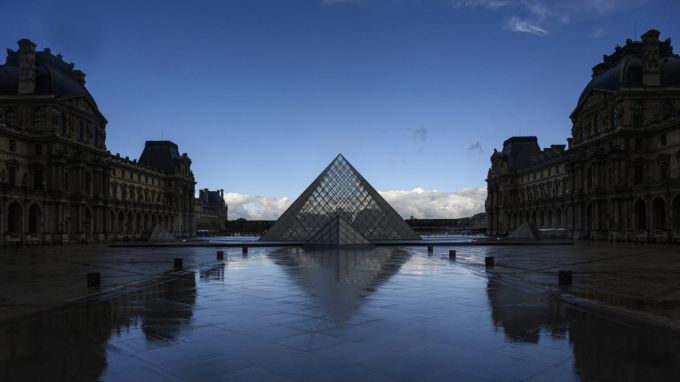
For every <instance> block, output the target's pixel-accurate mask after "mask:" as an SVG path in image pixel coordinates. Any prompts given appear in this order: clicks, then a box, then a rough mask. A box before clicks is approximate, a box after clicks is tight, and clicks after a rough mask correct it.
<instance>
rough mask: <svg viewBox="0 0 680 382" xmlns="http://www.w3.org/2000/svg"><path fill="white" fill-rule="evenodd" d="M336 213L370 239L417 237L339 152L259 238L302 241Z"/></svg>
mask: <svg viewBox="0 0 680 382" xmlns="http://www.w3.org/2000/svg"><path fill="white" fill-rule="evenodd" d="M336 215H339V216H341V217H342V218H343V219H344V220H345V221H347V222H348V223H350V224H351V225H352V226H353V227H354V228H355V229H356V230H357V231H358V232H359V233H361V234H362V235H363V236H364V237H365V238H367V239H368V240H370V241H388V240H421V237H420V236H419V235H418V234H417V233H415V232H414V231H413V230H412V229H411V227H409V226H408V224H406V222H405V221H404V219H402V218H401V216H399V214H398V213H397V212H396V211H395V210H394V209H393V208H392V206H390V205H389V204H388V203H387V202H386V201H385V199H383V197H382V196H380V194H378V192H377V191H376V190H375V189H374V188H373V187H372V186H371V185H370V184H369V183H368V182H367V181H366V179H364V177H363V176H361V174H359V172H358V171H357V170H356V169H355V168H354V167H353V166H352V165H351V164H350V163H349V162H348V161H347V160H346V159H345V158H344V157H343V156H342V154H340V155H338V156H337V157H336V158H335V159H334V160H333V162H331V164H330V165H328V167H326V169H325V170H324V171H323V172H322V173H321V174H320V175H319V176H318V177H317V178H316V179H315V180H314V182H312V184H311V185H309V187H307V189H306V190H305V191H304V192H303V193H302V195H300V197H298V198H297V200H295V202H294V203H293V204H292V205H291V206H290V207H289V208H288V209H287V210H286V212H284V213H283V215H281V217H280V218H279V219H278V220H277V221H276V223H274V225H272V227H271V228H270V229H269V230H268V231H267V232H266V233H265V234H264V235H262V237H261V238H260V240H262V241H297V242H300V241H301V242H306V241H307V240H309V239H310V238H311V237H312V236H314V234H316V233H317V232H318V231H319V230H320V229H321V228H322V227H324V226H325V225H326V224H328V222H330V220H331V219H332V218H333V217H335V216H336Z"/></svg>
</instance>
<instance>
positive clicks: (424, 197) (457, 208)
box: [378, 187, 486, 219]
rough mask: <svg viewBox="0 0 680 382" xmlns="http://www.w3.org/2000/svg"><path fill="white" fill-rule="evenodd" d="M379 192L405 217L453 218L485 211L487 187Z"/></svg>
mask: <svg viewBox="0 0 680 382" xmlns="http://www.w3.org/2000/svg"><path fill="white" fill-rule="evenodd" d="M378 192H379V193H380V195H381V196H382V197H383V198H385V200H386V201H387V202H388V203H389V204H390V205H391V206H392V207H393V208H394V209H395V210H396V211H397V212H398V213H399V215H401V216H402V217H404V218H408V217H409V216H413V217H416V218H418V219H455V218H463V217H468V216H472V215H474V214H477V213H480V212H484V201H485V200H486V188H485V187H474V188H465V189H463V190H460V191H458V192H442V191H437V190H432V191H425V190H423V189H422V188H416V189H414V190H412V191H378Z"/></svg>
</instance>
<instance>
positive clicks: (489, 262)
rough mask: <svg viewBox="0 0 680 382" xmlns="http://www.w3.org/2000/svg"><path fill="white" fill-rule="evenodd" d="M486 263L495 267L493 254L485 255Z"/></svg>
mask: <svg viewBox="0 0 680 382" xmlns="http://www.w3.org/2000/svg"><path fill="white" fill-rule="evenodd" d="M484 265H486V266H487V267H493V266H494V258H493V256H489V257H485V258H484Z"/></svg>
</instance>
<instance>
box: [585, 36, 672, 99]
mask: <svg viewBox="0 0 680 382" xmlns="http://www.w3.org/2000/svg"><path fill="white" fill-rule="evenodd" d="M650 33H655V34H656V36H658V33H659V32H658V31H655V30H651V31H649V32H647V33H645V35H647V34H650ZM643 37H644V36H643ZM658 44H659V72H660V85H659V86H661V87H668V86H673V87H675V86H680V56H678V55H677V54H674V53H673V46H672V45H671V39H670V38H668V39H666V40H665V41H661V42H658ZM642 48H643V42H642V41H633V40H631V39H628V40H626V45H624V46H623V47H620V46H618V45H617V46H616V48H615V51H614V53H613V54H611V55H606V54H605V55H604V58H603V61H602V62H601V63H599V64H597V65H595V67H593V78H592V80H590V82H589V83H588V85H586V87H585V89H583V92H582V93H581V96H580V97H579V100H578V104H581V102H582V101H583V100H584V99H585V97H586V96H587V95H588V93H589V92H590V91H591V90H592V89H607V90H618V89H620V88H635V87H642V86H643V85H642V55H643V52H642V51H643V49H642Z"/></svg>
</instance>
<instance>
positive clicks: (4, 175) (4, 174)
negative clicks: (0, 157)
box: [0, 170, 7, 184]
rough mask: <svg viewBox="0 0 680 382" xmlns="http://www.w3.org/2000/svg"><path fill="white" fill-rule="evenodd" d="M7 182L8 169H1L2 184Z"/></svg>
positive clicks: (0, 182) (0, 180) (0, 178)
mask: <svg viewBox="0 0 680 382" xmlns="http://www.w3.org/2000/svg"><path fill="white" fill-rule="evenodd" d="M5 183H7V170H2V171H0V184H5Z"/></svg>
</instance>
